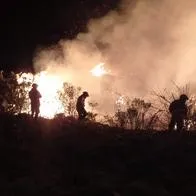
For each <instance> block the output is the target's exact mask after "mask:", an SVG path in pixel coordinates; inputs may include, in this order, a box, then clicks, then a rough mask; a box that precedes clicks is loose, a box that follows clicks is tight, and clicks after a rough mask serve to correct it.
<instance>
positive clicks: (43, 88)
mask: <svg viewBox="0 0 196 196" xmlns="http://www.w3.org/2000/svg"><path fill="white" fill-rule="evenodd" d="M23 81H24V82H30V83H36V84H38V90H39V91H40V93H41V95H42V98H41V99H40V116H42V117H45V118H53V117H54V116H55V114H58V113H63V112H64V108H63V105H62V103H61V101H60V100H59V98H58V91H60V90H61V89H62V88H63V80H62V79H61V78H60V77H58V76H57V75H52V74H49V73H47V72H46V71H43V72H40V73H39V74H36V75H35V76H33V75H32V74H30V73H28V74H26V73H23V74H22V75H21V76H18V82H19V83H21V82H23ZM26 90H28V91H29V90H30V88H29V89H26ZM23 112H27V113H28V112H29V111H23Z"/></svg>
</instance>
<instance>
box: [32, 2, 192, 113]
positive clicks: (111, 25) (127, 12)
mask: <svg viewBox="0 0 196 196" xmlns="http://www.w3.org/2000/svg"><path fill="white" fill-rule="evenodd" d="M119 8H120V9H119V11H118V12H117V11H111V12H110V13H108V14H107V15H106V16H105V17H103V18H100V19H93V20H90V21H89V23H88V33H79V34H78V36H77V38H76V39H75V40H71V41H70V40H61V41H60V42H59V43H58V44H57V45H55V46H52V47H51V48H47V49H39V50H38V51H37V52H36V56H35V58H34V66H35V69H36V71H40V70H42V69H48V70H49V71H51V72H53V73H54V74H58V75H60V76H62V77H63V78H64V79H65V81H69V82H71V83H73V84H74V85H77V86H81V87H82V88H83V89H85V90H88V91H89V93H90V94H91V95H92V96H91V97H92V99H94V100H98V102H99V104H100V105H101V106H100V107H102V108H104V110H107V109H108V110H109V108H111V107H112V104H111V101H110V100H111V99H110V98H111V96H112V94H110V93H111V92H110V93H108V92H107V91H106V90H107V89H112V91H113V92H119V93H121V94H125V95H129V96H132V97H145V96H148V94H149V93H150V92H151V91H152V90H156V89H162V88H170V86H171V82H176V83H177V84H179V85H185V84H187V83H190V84H191V85H192V88H193V89H194V88H195V86H194V85H195V83H196V77H195V75H196V66H195V64H196V60H195V56H196V36H195V35H196V1H195V0H188V1H185V0H159V1H157V0H137V1H136V0H135V1H131V3H130V0H124V1H122V3H121V5H120V6H119ZM101 62H104V63H105V66H106V68H108V69H110V70H111V74H112V75H110V76H104V77H102V78H96V77H93V76H92V75H91V73H90V70H91V69H92V68H93V67H94V66H95V65H97V64H99V63H101ZM101 100H102V101H101Z"/></svg>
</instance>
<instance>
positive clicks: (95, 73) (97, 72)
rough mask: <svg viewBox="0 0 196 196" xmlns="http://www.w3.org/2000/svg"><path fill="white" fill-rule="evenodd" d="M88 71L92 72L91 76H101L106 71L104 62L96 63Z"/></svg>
mask: <svg viewBox="0 0 196 196" xmlns="http://www.w3.org/2000/svg"><path fill="white" fill-rule="evenodd" d="M90 72H91V73H92V75H93V76H96V77H101V76H103V75H105V74H107V73H108V72H107V71H106V70H105V68H104V63H100V64H98V65H97V66H95V67H94V68H93V69H92V70H91V71H90Z"/></svg>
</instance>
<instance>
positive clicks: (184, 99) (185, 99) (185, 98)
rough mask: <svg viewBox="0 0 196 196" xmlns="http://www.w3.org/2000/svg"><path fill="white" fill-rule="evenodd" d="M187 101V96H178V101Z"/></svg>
mask: <svg viewBox="0 0 196 196" xmlns="http://www.w3.org/2000/svg"><path fill="white" fill-rule="evenodd" d="M188 99H189V98H188V97H187V95H185V94H182V95H180V100H183V101H187V100H188Z"/></svg>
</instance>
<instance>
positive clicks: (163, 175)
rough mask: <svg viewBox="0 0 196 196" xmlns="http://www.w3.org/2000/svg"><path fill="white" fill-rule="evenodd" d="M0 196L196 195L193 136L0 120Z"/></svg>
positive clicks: (17, 118) (69, 122)
mask: <svg viewBox="0 0 196 196" xmlns="http://www.w3.org/2000/svg"><path fill="white" fill-rule="evenodd" d="M0 128H1V130H0V155H1V156H0V157H1V160H0V195H1V196H4V195H5V196H15V195H20V196H23V195H24V196H27V195H28V196H31V195H32V196H34V195H36V196H43V195H47V196H50V195H51V196H52V195H55V196H76V195H85V196H90V195H92V196H110V195H111V196H112V195H113V196H125V195H126V196H128V195H131V196H136V195H141V196H147V195H150V196H152V195H155V196H170V195H178V196H181V195H183V196H184V195H186V196H190V195H196V169H195V167H196V134H195V133H193V132H192V133H189V132H185V133H175V132H174V133H167V132H166V131H163V132H151V131H131V130H123V129H119V128H112V127H108V126H105V125H100V124H95V123H94V124H93V123H81V124H80V123H78V122H77V121H74V120H71V119H70V120H69V119H64V120H61V119H55V120H46V119H38V120H37V121H34V120H32V119H30V118H29V117H28V116H11V115H1V116H0Z"/></svg>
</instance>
